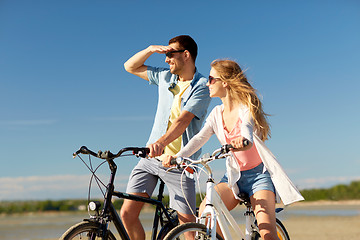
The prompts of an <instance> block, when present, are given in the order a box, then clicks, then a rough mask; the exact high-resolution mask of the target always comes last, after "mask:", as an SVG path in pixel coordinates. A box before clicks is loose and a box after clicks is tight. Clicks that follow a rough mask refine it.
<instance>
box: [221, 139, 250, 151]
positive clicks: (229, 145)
mask: <svg viewBox="0 0 360 240" xmlns="http://www.w3.org/2000/svg"><path fill="white" fill-rule="evenodd" d="M249 144H250V142H249V140H247V139H245V140H243V147H246V146H247V145H249ZM230 149H234V146H233V145H231V144H225V145H224V146H223V147H222V150H223V152H225V153H228V152H230Z"/></svg>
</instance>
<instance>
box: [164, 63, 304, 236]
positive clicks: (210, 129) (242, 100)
mask: <svg viewBox="0 0 360 240" xmlns="http://www.w3.org/2000/svg"><path fill="white" fill-rule="evenodd" d="M207 86H208V87H209V90H210V97H219V98H220V99H221V101H222V105H219V106H216V107H215V108H214V109H213V110H212V112H211V113H210V114H209V116H208V118H207V120H206V123H205V125H204V127H203V128H202V129H201V131H200V132H199V133H198V134H197V135H196V136H194V137H193V138H192V139H191V141H190V142H189V143H188V144H187V145H186V146H185V147H184V148H183V149H182V150H181V151H180V152H179V153H178V154H177V156H182V157H188V156H191V155H192V154H193V153H195V152H196V151H197V150H198V149H200V148H201V147H202V146H203V145H204V144H205V143H206V142H207V141H208V140H209V138H210V137H211V136H212V135H213V134H216V136H217V137H218V139H219V141H220V143H221V144H222V145H223V144H226V143H230V144H232V145H233V146H234V149H233V151H232V156H231V157H230V158H228V159H227V161H226V168H227V172H226V174H225V175H224V177H223V178H222V179H221V181H220V183H219V184H217V186H216V190H217V192H218V193H219V195H220V196H221V198H222V200H223V202H224V203H225V205H226V206H227V208H228V209H229V210H232V209H233V208H234V207H236V205H237V204H238V203H239V198H238V194H239V193H240V192H244V193H247V194H248V195H249V196H250V201H251V204H252V207H253V210H254V213H255V216H256V219H257V221H258V225H259V230H260V235H261V238H262V239H265V240H266V239H278V237H277V234H276V217H275V200H276V197H275V196H276V193H278V194H279V196H280V198H281V200H282V201H283V202H284V204H285V205H287V204H290V203H292V202H295V201H300V200H303V197H302V196H301V194H300V193H299V192H298V190H297V189H296V187H295V186H294V185H293V184H292V183H291V181H290V180H289V179H288V177H287V175H286V174H285V173H284V171H283V170H282V168H281V166H280V165H279V164H278V163H277V161H276V159H275V157H274V156H273V155H272V154H271V152H270V151H269V149H268V148H267V147H266V146H265V144H264V141H265V140H266V139H267V138H268V137H269V136H270V127H269V124H268V122H267V120H266V114H265V113H264V111H263V109H262V104H261V101H260V99H259V98H258V96H257V95H256V91H255V89H254V88H253V87H252V86H251V85H250V83H249V82H248V80H247V79H246V76H245V75H244V73H243V71H242V70H241V68H240V66H239V65H238V64H237V63H236V62H234V61H231V60H215V61H213V62H212V63H211V70H210V76H209V82H208V83H207ZM244 140H248V142H249V144H248V145H246V146H244V145H243V142H244ZM175 157H176V156H175ZM171 158H173V157H172V156H168V157H167V159H166V160H165V161H164V162H163V165H164V166H166V167H169V165H170V160H171ZM275 189H276V190H275ZM204 204H205V202H204V201H203V202H202V203H201V205H200V213H201V212H202V211H203V209H204V207H205V206H204Z"/></svg>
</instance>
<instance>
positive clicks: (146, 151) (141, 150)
mask: <svg viewBox="0 0 360 240" xmlns="http://www.w3.org/2000/svg"><path fill="white" fill-rule="evenodd" d="M133 153H134V155H138V156H139V157H142V158H145V157H146V156H147V155H149V153H150V148H139V149H136V150H134V151H133Z"/></svg>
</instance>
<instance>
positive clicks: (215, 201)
mask: <svg viewBox="0 0 360 240" xmlns="http://www.w3.org/2000/svg"><path fill="white" fill-rule="evenodd" d="M210 174H211V173H210ZM211 175H212V174H211ZM211 175H210V177H209V179H208V180H207V183H206V205H205V209H204V211H203V212H202V214H201V217H200V223H202V224H206V225H207V229H211V233H210V235H211V239H216V225H217V223H218V224H219V227H220V229H221V231H222V233H223V235H224V238H225V240H230V239H232V237H231V234H230V229H229V227H228V224H227V223H226V221H227V222H228V223H229V224H230V225H231V227H232V228H233V230H234V231H235V233H236V235H237V236H236V237H237V238H236V239H245V240H250V239H251V236H250V233H251V230H252V228H253V227H254V226H253V225H252V224H253V223H254V221H255V217H254V215H253V213H252V211H251V209H250V206H248V207H247V210H246V212H245V219H246V224H245V225H246V230H245V235H244V233H243V231H242V230H241V229H240V227H239V226H238V224H237V223H236V221H235V219H234V217H233V216H232V215H231V213H230V211H229V210H228V209H227V207H226V206H225V204H224V203H223V201H222V200H221V197H220V196H219V194H218V193H217V192H216V191H215V182H214V180H213V178H212V176H211ZM208 215H210V218H209V217H208ZM206 219H209V220H208V222H207V223H205V221H206ZM208 234H209V233H208ZM239 234H240V235H239Z"/></svg>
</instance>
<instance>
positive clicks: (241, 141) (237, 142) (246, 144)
mask: <svg viewBox="0 0 360 240" xmlns="http://www.w3.org/2000/svg"><path fill="white" fill-rule="evenodd" d="M230 144H231V145H232V146H233V147H234V148H233V149H232V150H233V151H246V150H248V149H250V148H251V147H252V143H251V142H250V141H249V140H247V139H246V138H244V137H243V136H240V137H238V138H236V139H233V140H231V142H230Z"/></svg>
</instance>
